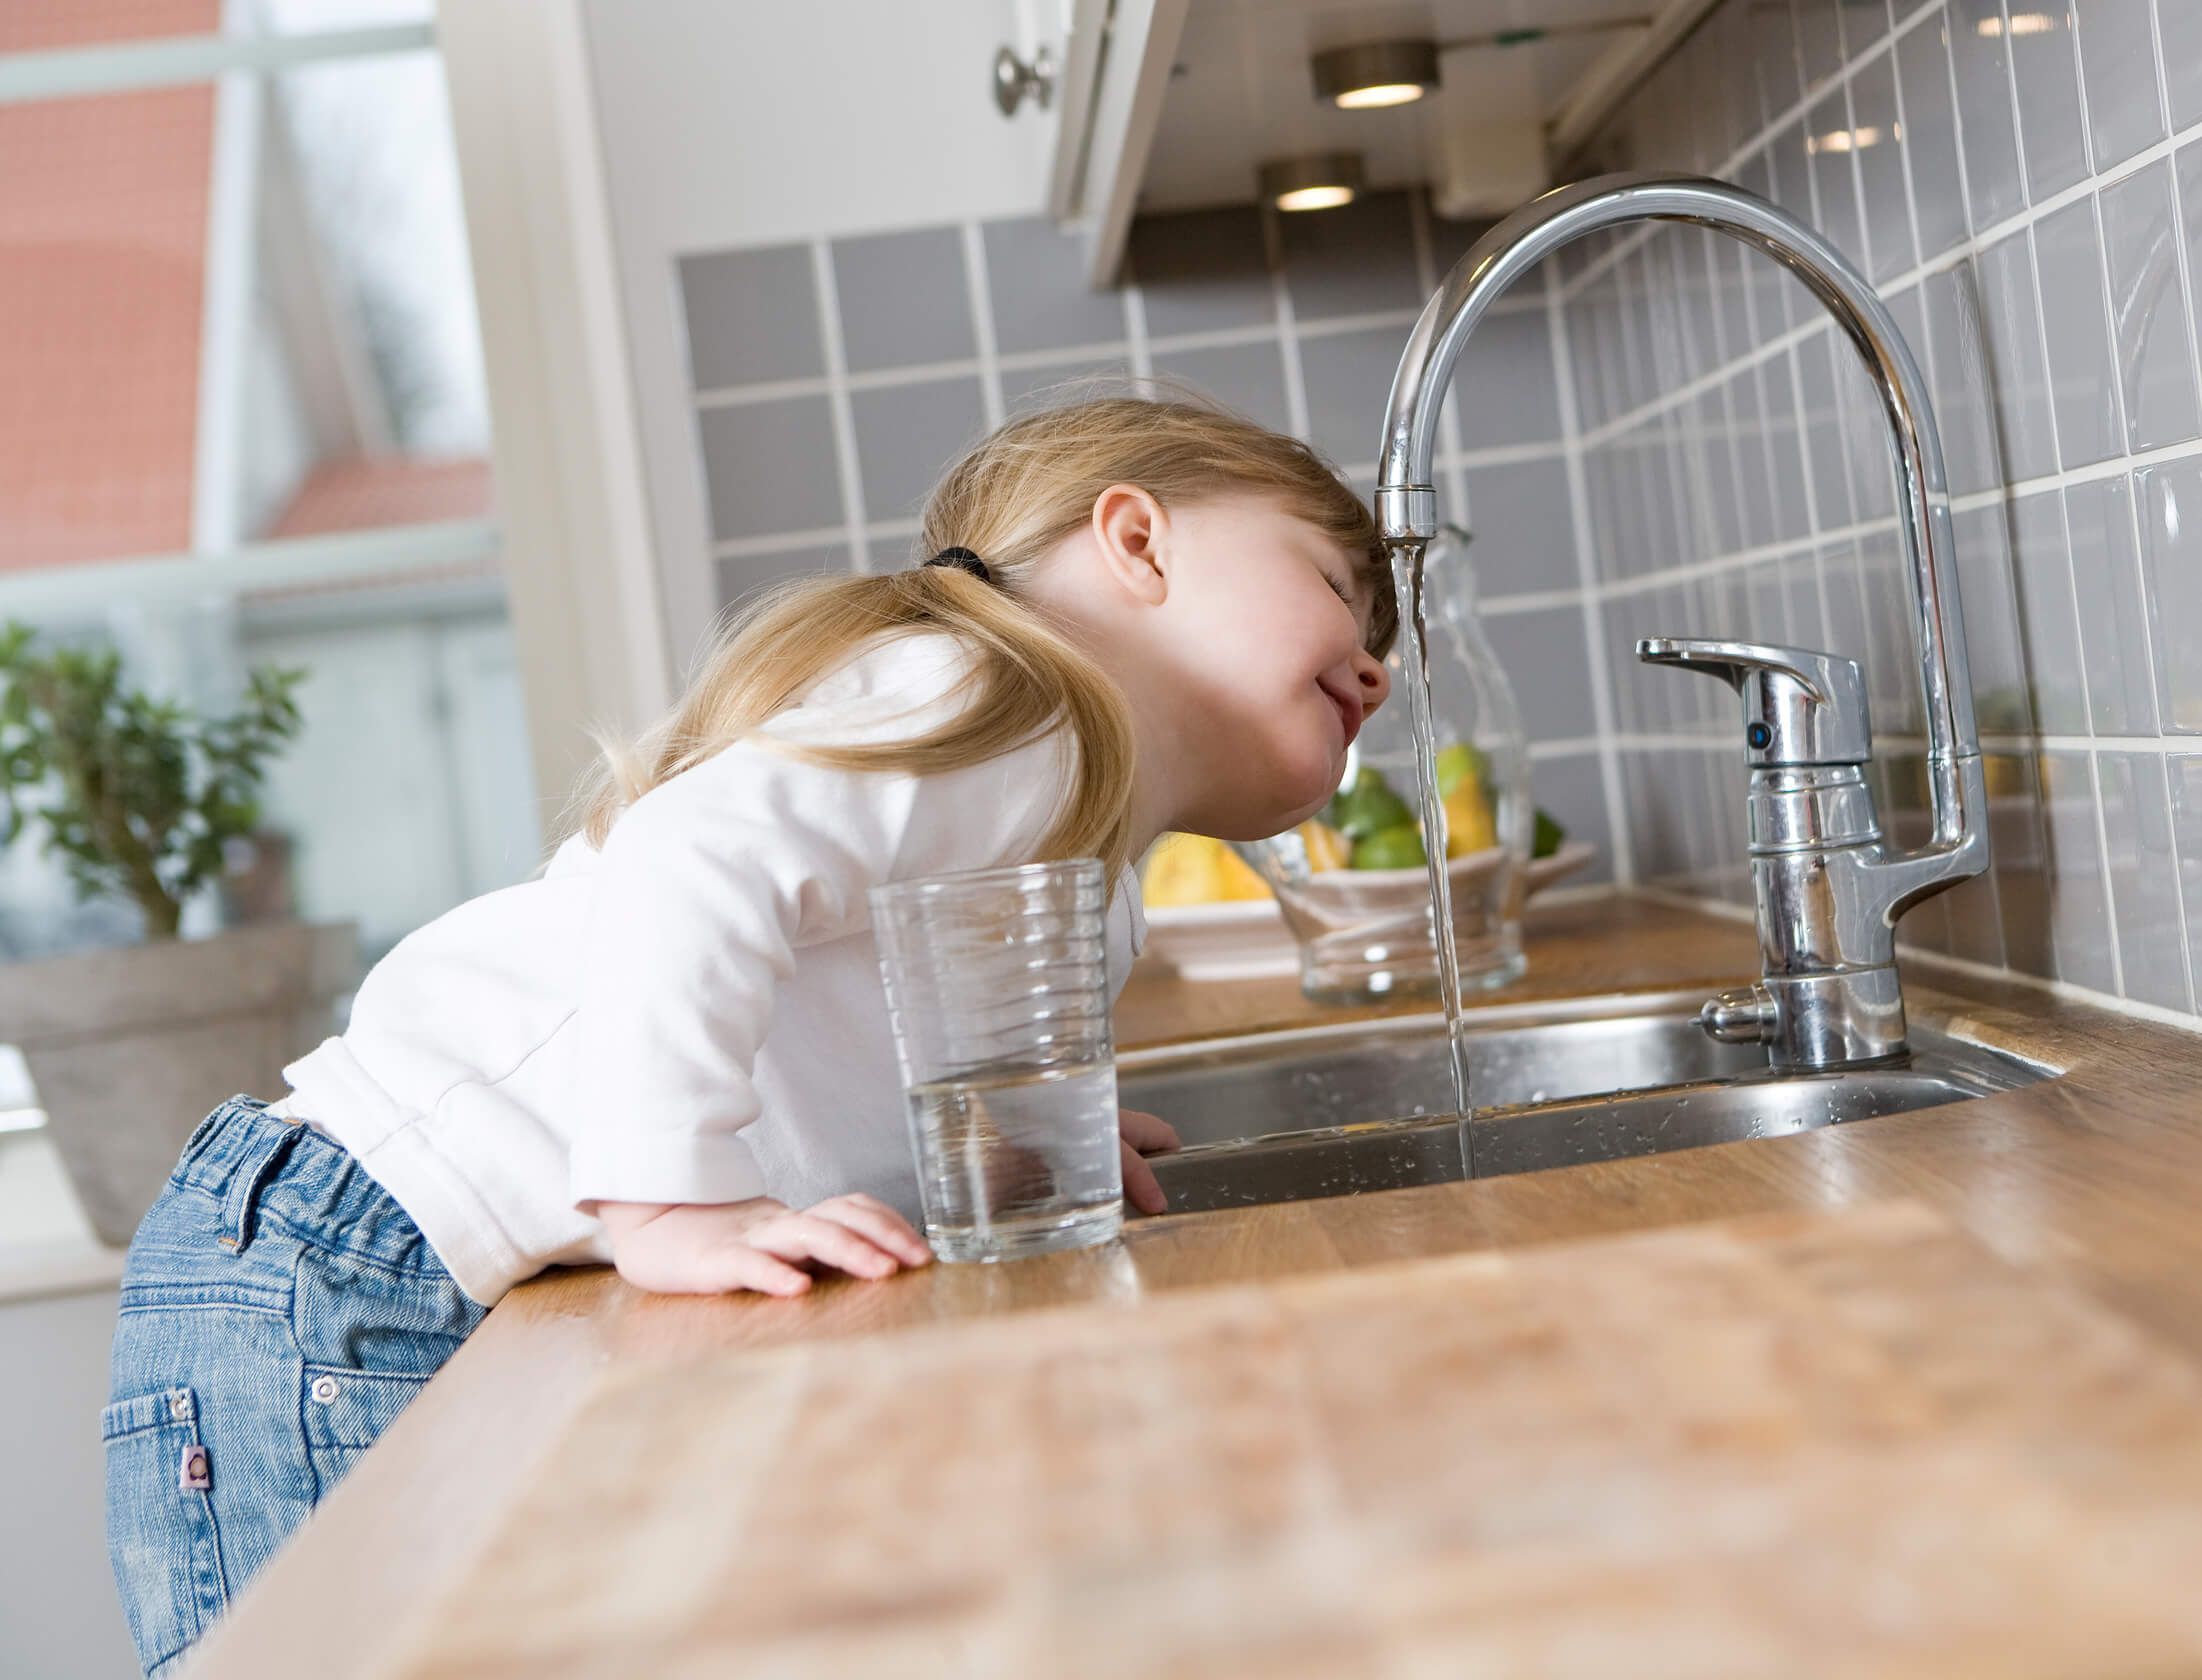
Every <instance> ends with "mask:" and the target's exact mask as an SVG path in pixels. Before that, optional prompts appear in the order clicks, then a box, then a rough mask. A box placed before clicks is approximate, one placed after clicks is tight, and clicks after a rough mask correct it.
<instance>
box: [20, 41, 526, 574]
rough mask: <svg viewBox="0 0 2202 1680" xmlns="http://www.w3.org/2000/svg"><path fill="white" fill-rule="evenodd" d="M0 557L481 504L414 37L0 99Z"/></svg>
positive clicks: (381, 520) (229, 536)
mask: <svg viewBox="0 0 2202 1680" xmlns="http://www.w3.org/2000/svg"><path fill="white" fill-rule="evenodd" d="M0 367H5V368H6V369H7V370H8V378H7V379H6V380H5V381H0V573H4V572H7V571H10V570H17V569H22V568H45V567H52V566H62V565H73V564H77V563H81V562H86V561H96V560H114V559H126V558H138V557H145V556H158V555H179V554H182V553H184V552H185V551H187V550H191V549H194V548H196V549H198V550H200V551H201V552H220V551H222V550H225V549H228V548H231V547H233V546H235V545H237V544H239V543H249V542H253V541H256V540H260V539H266V538H292V537H303V536H313V535H319V534H326V533H330V532H336V531H354V530H363V529H369V528H382V527H389V526H404V525H415V524H426V523H434V522H440V521H450V520H459V519H480V518H484V517H486V516H487V515H488V513H489V510H490V505H491V491H490V476H489V421H488V402H487V396H486V390H485V384H484V379H483V373H482V354H481V340H480V333H479V328H478V324H477V320H476V315H475V303H474V289H473V279H472V271H471V268H470V265H469V262H468V256H467V248H466V235H465V223H464V219H463V215H462V211H461V205H460V198H459V184H458V170H457V165H456V160H455V155H454V152H453V148H452V140H451V128H450V117H449V110H448V106H447V105H446V102H445V96H444V87H443V74H442V64H441V60H440V58H439V57H438V55H437V54H436V53H435V52H433V51H432V50H422V51H412V52H400V53H390V54H383V55H377V56H373V57H368V58H359V59H341V60H332V61H328V62H324V63H318V64H312V65H307V66H303V67H299V68H294V69H290V70H286V71H283V72H281V73H279V74H275V75H269V76H264V77H260V78H257V79H254V80H249V81H244V82H242V83H241V84H240V83H239V82H238V81H237V79H235V78H233V79H232V84H231V85H229V86H225V87H224V88H222V89H221V90H219V91H217V90H216V89H215V88H212V87H207V86H189V87H180V88H163V89H153V90H146V91H141V92H132V93H122V94H105V95H95V96H85V97H77V98H67V99H53V100H43V101H33V102H28V103H22V104H15V105H7V106H0Z"/></svg>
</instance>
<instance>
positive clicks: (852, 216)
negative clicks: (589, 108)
mask: <svg viewBox="0 0 2202 1680" xmlns="http://www.w3.org/2000/svg"><path fill="white" fill-rule="evenodd" d="M582 4H583V19H584V22H585V25H586V30H587V42H588V59H589V73H590V80H591V90H592V93H593V97H594V103H595V109H596V116H597V125H598V131H599V134H600V137H601V145H602V148H603V160H604V175H605V181H606V187H607V191H608V195H609V198H610V207H611V221H612V229H613V237H614V241H615V244H616V246H617V264H618V272H619V278H620V286H621V308H622V311H623V314H624V317H625V322H626V329H627V343H628V351H629V357H630V361H631V365H632V370H633V379H634V385H635V397H636V408H637V411H638V416H639V421H638V423H639V427H640V431H641V436H642V445H643V457H644V470H645V475H646V478H647V483H648V494H649V504H650V512H651V519H652V525H653V533H654V546H655V549H656V552H657V557H658V565H659V571H660V575H661V577H662V579H663V599H664V610H665V614H666V618H667V620H668V623H669V625H670V626H671V635H670V638H669V640H670V645H671V647H672V650H673V655H674V658H675V660H676V661H677V662H681V663H683V664H685V662H686V661H687V660H688V659H689V658H690V657H691V656H692V654H693V653H694V651H695V637H694V634H693V627H696V626H701V625H703V624H704V623H706V622H707V621H708V620H709V618H710V616H711V613H712V611H713V610H714V606H715V602H714V600H713V598H712V584H711V568H710V564H709V546H710V538H709V532H708V530H707V528H706V524H705V508H704V491H703V479H702V469H701V464H700V462H699V461H698V459H697V454H696V442H695V435H696V434H695V425H694V421H693V418H692V416H691V413H690V409H689V404H688V381H687V377H686V373H685V365H686V347H685V343H684V339H683V329H682V322H681V314H680V296H679V287H678V282H677V279H676V276H675V272H674V266H673V265H674V259H675V258H676V257H677V256H678V255H679V254H681V253H683V252H688V251H709V250H717V249H724V248H726V247H729V246H736V245H764V244H773V243H778V242H783V241H790V240H801V239H811V238H818V237H831V236H836V235H842V234H852V233H868V232H875V231H882V230H886V229H891V228H899V227H912V226H918V225H922V224H926V223H937V222H942V221H949V220H954V219H957V218H965V217H995V216H1017V215H1031V214H1035V213H1037V212H1038V211H1039V210H1040V209H1041V208H1042V207H1043V205H1044V203H1045V200H1046V194H1047V179H1048V169H1049V165H1050V162H1051V159H1052V155H1053V149H1054V143H1055V128H1054V117H1053V115H1052V114H1043V113H1041V112H1039V111H1038V110H1036V109H1035V108H1033V107H1032V106H1030V105H1029V104H1028V105H1027V107H1026V108H1025V110H1023V111H1022V112H1020V113H1019V115H1018V116H1017V117H1016V119H1015V120H1014V121H1005V120H1004V119H1003V117H1002V115H1001V113H1000V112H999V111H998V110H997V109H996V108H995V106H994V103H993V98H992V90H991V83H990V76H991V67H992V63H993V58H994V53H995V51H996V49H997V48H999V47H1001V46H1002V45H1004V44H1012V45H1015V46H1017V47H1018V48H1019V50H1020V51H1021V52H1026V53H1029V52H1030V51H1031V49H1032V48H1033V46H1034V45H1036V44H1037V43H1036V40H1035V37H1034V35H1033V30H1034V27H1035V21H1034V20H1035V18H1045V19H1047V20H1049V21H1050V22H1053V21H1054V19H1055V17H1056V14H1057V12H1058V11H1059V8H1058V7H1055V6H1051V5H1047V4H1034V3H1031V0H1026V3H1023V4H1020V3H1018V0H800V3H799V4H793V5H790V4H786V3H785V0H582ZM1052 33H1054V32H1052V31H1051V34H1052ZM1052 44H1053V46H1054V48H1055V51H1056V53H1057V55H1058V57H1059V56H1060V54H1061V50H1062V48H1061V41H1060V39H1059V38H1057V39H1054V40H1053V42H1052ZM819 470H820V471H823V472H831V471H832V470H833V465H832V463H831V462H821V463H820V469H819Z"/></svg>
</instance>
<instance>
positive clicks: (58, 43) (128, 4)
mask: <svg viewBox="0 0 2202 1680" xmlns="http://www.w3.org/2000/svg"><path fill="white" fill-rule="evenodd" d="M221 26H222V0H7V4H6V5H4V6H0V53H11V52H41V51H45V50H47V49H49V48H54V47H90V46H98V45H101V44H103V43H106V42H111V41H135V40H140V39H143V38H145V37H147V36H154V35H211V34H212V33H213V32H214V31H215V30H217V29H219V28H221Z"/></svg>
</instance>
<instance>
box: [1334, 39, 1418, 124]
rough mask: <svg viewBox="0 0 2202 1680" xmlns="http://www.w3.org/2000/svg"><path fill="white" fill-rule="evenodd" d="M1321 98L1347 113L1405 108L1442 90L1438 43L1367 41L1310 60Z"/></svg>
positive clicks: (1335, 48)
mask: <svg viewBox="0 0 2202 1680" xmlns="http://www.w3.org/2000/svg"><path fill="white" fill-rule="evenodd" d="M1307 67H1308V73H1309V74H1310V75H1311V76H1312V77H1313V78H1314V80H1315V97H1316V98H1318V99H1327V100H1329V101H1330V102H1331V103H1332V104H1333V105H1336V106H1338V107H1340V108H1341V109H1342V110H1348V111H1355V110H1369V109H1372V108H1374V107H1377V106H1383V105H1405V104H1408V103H1410V102H1412V101H1414V100H1417V99H1420V98H1421V97H1422V96H1423V95H1424V94H1426V93H1428V92H1429V91H1430V90H1431V89H1432V88H1434V87H1436V86H1437V43H1436V42H1435V41H1366V42H1363V43H1362V44H1360V45H1359V46H1352V47H1332V48H1330V49H1329V50H1328V51H1327V52H1319V53H1317V54H1316V55H1315V56H1314V57H1313V58H1311V59H1309V60H1308V64H1307Z"/></svg>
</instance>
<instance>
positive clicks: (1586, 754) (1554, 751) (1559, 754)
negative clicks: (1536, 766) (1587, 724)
mask: <svg viewBox="0 0 2202 1680" xmlns="http://www.w3.org/2000/svg"><path fill="white" fill-rule="evenodd" d="M1599 741H1600V737H1598V736H1596V735H1567V736H1562V737H1558V738H1556V739H1554V740H1550V741H1532V742H1530V743H1529V756H1530V759H1531V760H1532V761H1533V762H1536V763H1540V764H1541V763H1543V762H1544V761H1545V760H1547V759H1555V758H1597V757H1603V755H1604V748H1603V747H1601V746H1600V745H1599Z"/></svg>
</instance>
